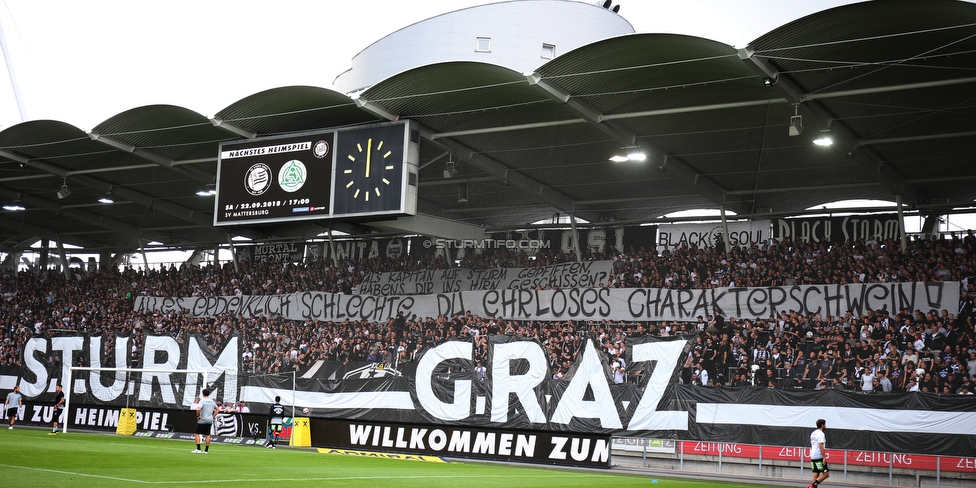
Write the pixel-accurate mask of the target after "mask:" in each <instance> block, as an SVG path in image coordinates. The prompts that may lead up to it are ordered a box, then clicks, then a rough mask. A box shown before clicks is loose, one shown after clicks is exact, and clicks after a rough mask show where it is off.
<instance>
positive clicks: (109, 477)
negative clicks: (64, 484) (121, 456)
mask: <svg viewBox="0 0 976 488" xmlns="http://www.w3.org/2000/svg"><path fill="white" fill-rule="evenodd" d="M0 467H3V468H17V469H26V470H28V471H40V472H42V473H57V474H66V475H71V476H86V477H89V478H100V479H103V480H112V481H125V482H127V483H143V484H146V483H151V482H149V481H142V480H134V479H129V478H118V477H116V476H102V475H100V474H88V473H79V472H77V471H62V470H60V469H47V468H32V467H30V466H16V465H13V464H0Z"/></svg>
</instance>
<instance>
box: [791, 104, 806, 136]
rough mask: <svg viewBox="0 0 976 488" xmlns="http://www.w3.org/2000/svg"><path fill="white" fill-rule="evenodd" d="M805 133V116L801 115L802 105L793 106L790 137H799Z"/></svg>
mask: <svg viewBox="0 0 976 488" xmlns="http://www.w3.org/2000/svg"><path fill="white" fill-rule="evenodd" d="M802 132H803V116H802V115H800V105H799V104H796V105H793V116H792V117H790V137H793V136H798V135H800V134H801V133H802Z"/></svg>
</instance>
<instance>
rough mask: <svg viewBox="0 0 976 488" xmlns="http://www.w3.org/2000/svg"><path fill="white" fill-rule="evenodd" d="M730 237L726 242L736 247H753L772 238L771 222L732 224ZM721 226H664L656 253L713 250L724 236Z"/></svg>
mask: <svg viewBox="0 0 976 488" xmlns="http://www.w3.org/2000/svg"><path fill="white" fill-rule="evenodd" d="M728 225H729V235H728V237H727V238H725V239H724V241H725V242H729V243H730V244H732V245H733V246H738V247H751V246H752V245H753V244H761V243H763V242H764V241H767V240H768V239H769V238H770V237H771V229H772V225H771V221H769V220H756V221H749V222H729V223H728ZM723 233H724V232H723V231H722V223H721V222H715V223H711V224H662V225H659V226H658V228H657V250H658V251H664V250H668V251H673V250H675V249H677V248H680V247H681V246H684V245H687V246H688V247H691V246H693V245H694V246H697V247H698V248H699V249H701V248H703V247H714V246H715V243H716V242H717V241H718V238H719V237H721V236H722V234H723Z"/></svg>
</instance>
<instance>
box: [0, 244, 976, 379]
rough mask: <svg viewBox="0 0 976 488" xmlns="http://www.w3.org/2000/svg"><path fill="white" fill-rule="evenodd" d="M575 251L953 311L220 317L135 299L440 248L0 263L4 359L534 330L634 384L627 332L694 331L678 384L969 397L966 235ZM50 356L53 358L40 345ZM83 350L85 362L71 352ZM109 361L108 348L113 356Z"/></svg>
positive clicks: (265, 365) (205, 292)
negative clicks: (931, 300) (213, 260)
mask: <svg viewBox="0 0 976 488" xmlns="http://www.w3.org/2000/svg"><path fill="white" fill-rule="evenodd" d="M584 259H588V260H610V261H612V262H613V270H614V272H613V275H612V277H611V278H610V279H609V280H608V282H607V283H605V284H604V286H611V287H655V288H712V287H725V286H789V285H793V284H823V283H827V284H845V283H861V282H865V283H868V282H913V281H931V280H940V281H958V282H960V283H961V284H962V288H963V291H962V300H961V301H960V305H959V307H958V308H957V309H954V310H938V311H921V310H899V311H890V312H889V311H867V312H865V313H864V314H862V315H861V316H855V315H853V314H850V313H848V314H847V315H845V316H842V317H831V316H820V315H800V314H798V313H796V312H783V313H781V314H779V315H776V316H772V317H764V318H755V319H753V318H741V317H740V318H736V317H724V316H722V315H721V314H720V313H716V314H715V315H714V316H707V317H699V318H698V320H697V321H696V322H684V323H678V322H671V323H669V322H616V321H599V322H579V321H564V322H543V321H515V320H503V319H496V318H491V317H479V316H473V315H471V314H470V313H469V314H465V315H460V314H459V315H455V316H452V317H445V316H440V317H397V318H391V319H389V320H386V321H382V322H365V321H349V320H345V321H342V322H331V321H327V322H323V321H317V320H308V321H305V322H296V321H291V320H285V319H282V318H281V317H278V316H258V317H242V316H237V315H221V316H218V317H215V318H200V317H192V316H189V315H187V314H184V313H173V312H170V313H162V312H157V313H138V312H134V311H133V310H132V308H133V307H132V303H133V302H132V299H133V297H135V296H140V295H145V296H164V297H189V296H229V295H271V294H284V293H290V292H296V291H307V290H315V291H324V292H332V293H347V294H348V293H354V292H355V291H356V289H357V286H358V283H359V282H360V281H361V280H362V278H363V276H364V275H365V274H367V273H372V272H384V271H405V270H418V269H442V268H445V267H447V266H446V263H445V262H444V261H443V259H438V258H434V257H429V258H425V259H423V260H408V259H406V258H405V259H403V260H400V261H394V260H389V259H382V258H375V259H370V260H365V261H358V262H353V261H340V262H338V263H336V262H333V261H331V260H320V261H313V262H309V263H306V264H294V263H290V264H281V263H260V264H259V263H247V262H244V263H241V264H240V266H241V268H240V270H239V271H236V270H235V267H234V265H233V264H231V263H225V264H223V265H221V266H213V265H211V266H203V267H185V268H179V269H178V268H176V267H173V266H171V267H167V268H163V269H159V270H154V269H151V270H146V271H135V270H131V269H128V270H125V271H122V272H118V271H100V272H93V273H84V272H79V271H78V270H75V271H74V273H73V275H72V277H71V278H70V279H69V278H65V276H64V274H62V273H60V272H57V271H54V270H48V271H45V272H42V273H34V272H28V271H21V272H13V271H6V272H4V273H3V274H2V276H0V293H2V300H0V327H2V329H0V330H2V331H3V333H2V343H0V344H2V345H0V366H19V365H20V364H21V361H22V351H23V347H24V344H25V342H26V340H27V339H29V338H31V337H46V336H50V335H56V334H63V333H78V332H81V333H87V334H92V335H100V336H102V337H103V339H102V341H101V344H102V347H103V351H102V353H103V354H104V356H103V357H105V358H114V357H116V352H115V351H114V347H116V346H115V338H116V337H130V341H129V342H128V344H129V346H128V347H130V348H131V350H130V351H126V355H127V356H128V357H129V358H130V361H131V362H130V366H133V367H135V366H137V365H140V364H141V362H142V360H141V357H142V351H141V349H140V348H141V347H142V344H143V338H144V337H145V336H146V335H153V334H156V335H158V334H169V335H171V336H173V337H175V338H176V339H177V340H178V341H183V340H186V339H187V338H188V337H190V336H191V335H196V336H198V337H200V338H202V340H204V341H205V342H206V344H207V345H208V346H209V347H211V348H213V349H214V350H216V349H219V348H220V346H221V345H222V344H224V343H225V342H226V341H227V340H228V339H229V338H230V337H231V336H232V335H234V334H237V335H239V337H241V340H242V342H243V344H244V346H243V356H242V364H243V365H244V367H245V369H246V370H247V371H251V372H257V373H280V372H291V371H299V372H302V371H305V370H307V369H308V368H309V367H310V366H311V365H312V364H314V363H315V362H316V361H318V360H332V361H340V362H350V361H352V362H360V361H363V362H379V363H384V364H387V365H390V366H394V367H401V368H402V367H403V366H404V365H405V364H407V363H409V362H410V361H413V360H414V359H415V358H416V355H417V353H418V352H419V351H420V350H421V349H422V348H423V346H424V345H425V344H431V343H440V342H442V341H445V340H450V339H455V338H464V339H470V340H473V341H474V346H475V362H474V363H475V367H474V369H473V373H474V374H475V375H477V376H478V377H484V375H485V366H486V365H487V364H488V347H489V344H488V338H489V337H490V336H492V335H496V334H509V335H515V336H519V337H523V338H534V339H537V340H539V341H540V342H541V343H542V344H543V345H544V346H545V348H546V350H547V353H548V357H549V364H550V367H551V370H552V374H553V377H554V378H557V379H558V378H562V377H563V376H564V375H566V374H568V373H569V372H570V370H571V368H572V365H573V361H574V359H575V358H576V356H577V353H578V352H579V351H580V350H581V348H582V347H583V341H584V340H585V338H586V337H587V334H590V335H592V337H594V338H595V340H597V341H598V342H599V346H600V348H601V350H602V352H603V353H604V354H606V356H607V364H608V365H610V366H611V368H612V369H611V371H610V374H611V375H612V377H613V379H614V381H615V382H618V383H623V382H634V383H637V384H640V382H641V380H642V378H643V372H642V371H641V370H640V369H639V367H638V366H632V367H629V368H628V365H627V364H626V361H627V359H628V357H629V356H628V355H627V354H626V339H627V338H637V337H641V336H648V335H650V336H657V337H664V336H674V335H680V334H692V333H695V332H697V334H698V335H697V336H696V339H695V341H694V342H693V347H692V348H691V350H690V352H689V354H688V356H687V362H686V363H685V364H684V368H683V371H682V375H681V380H682V381H683V382H684V383H687V384H696V385H712V386H743V385H755V386H768V387H777V388H817V389H827V388H843V389H850V390H856V391H865V392H887V391H893V392H899V391H926V392H937V393H950V394H957V393H958V394H972V393H973V392H974V389H976V388H974V386H973V384H972V382H973V378H974V377H976V340H974V327H973V326H974V324H976V307H974V305H973V297H974V296H976V239H974V237H973V235H972V233H971V232H970V233H968V234H966V235H959V236H952V237H950V238H934V237H933V238H924V239H916V240H912V241H910V242H909V244H908V246H907V249H906V251H905V252H902V250H901V248H900V246H899V244H898V243H896V242H892V241H884V242H876V241H871V240H869V241H857V242H854V243H848V244H846V245H833V246H829V245H827V244H823V243H799V242H780V243H770V244H768V245H763V246H753V247H751V248H733V249H732V250H731V251H729V252H726V251H725V250H724V249H723V248H696V247H693V246H692V247H682V248H678V249H676V250H674V251H668V252H663V253H658V252H656V251H655V250H653V249H650V250H648V249H629V250H627V251H626V252H624V253H619V252H615V251H611V250H603V251H597V250H592V251H589V252H587V254H586V256H584ZM572 260H575V256H573V255H572V254H569V253H565V252H561V251H549V250H545V251H542V252H540V253H539V254H536V255H535V256H529V255H526V254H521V253H510V252H507V251H504V250H499V251H494V252H491V251H486V252H484V253H481V254H476V255H473V256H468V257H466V258H465V259H464V260H463V261H462V262H461V263H460V266H461V267H466V268H495V267H529V266H544V265H549V264H556V263H560V262H567V261H572ZM46 360H47V361H48V363H49V364H50V365H52V366H53V365H55V364H56V363H57V362H58V361H60V355H59V354H58V353H52V354H50V355H49V356H48V357H47V359H46ZM79 360H81V359H80V358H79ZM109 361H111V360H110V359H109Z"/></svg>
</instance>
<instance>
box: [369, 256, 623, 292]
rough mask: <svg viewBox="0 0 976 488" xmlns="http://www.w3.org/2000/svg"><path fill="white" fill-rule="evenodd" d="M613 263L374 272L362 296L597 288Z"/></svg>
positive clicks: (605, 279) (610, 269) (611, 269)
mask: <svg viewBox="0 0 976 488" xmlns="http://www.w3.org/2000/svg"><path fill="white" fill-rule="evenodd" d="M612 272H613V261H584V262H580V263H575V262H572V263H560V264H553V265H550V266H538V267H535V268H491V269H465V268H451V269H437V270H420V271H398V272H390V273H370V274H368V275H366V276H365V277H364V278H363V281H362V283H361V284H360V285H359V289H358V290H357V291H358V293H359V294H361V295H411V294H423V295H426V294H431V293H450V292H457V291H471V290H497V289H502V288H520V289H527V290H534V289H536V288H550V287H554V288H596V287H599V286H600V285H601V284H606V282H607V279H608V278H610V273H612Z"/></svg>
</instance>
